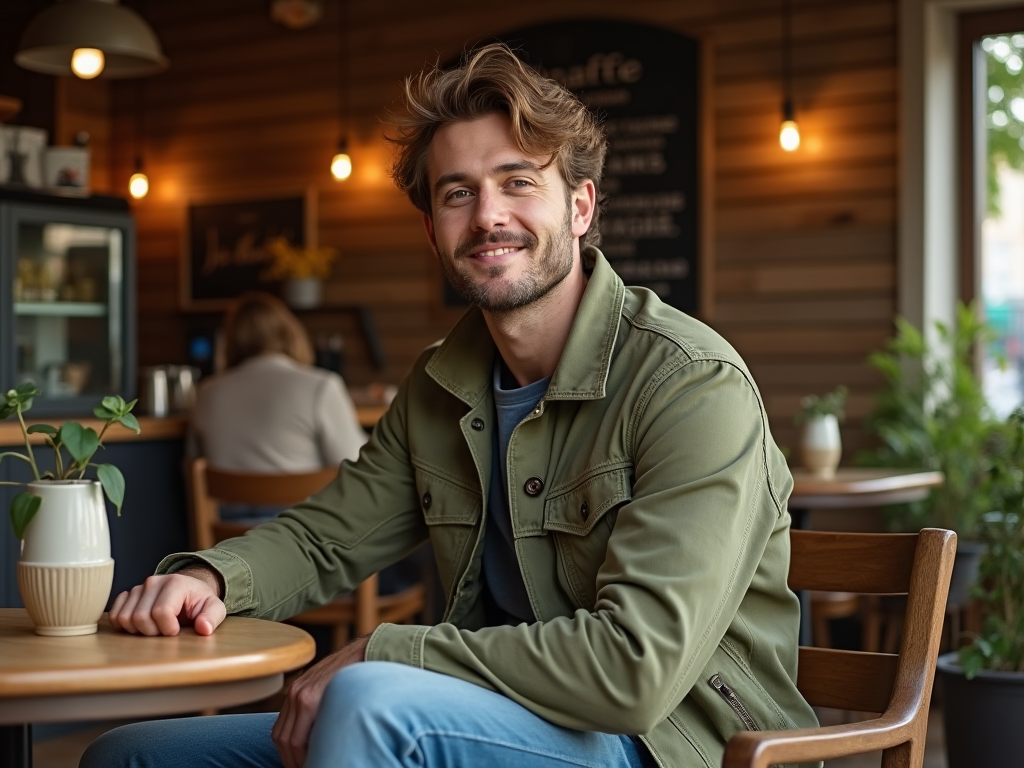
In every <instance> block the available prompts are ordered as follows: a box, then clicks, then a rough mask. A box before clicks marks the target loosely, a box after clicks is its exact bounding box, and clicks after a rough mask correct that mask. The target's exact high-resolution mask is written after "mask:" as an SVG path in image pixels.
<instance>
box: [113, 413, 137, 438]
mask: <svg viewBox="0 0 1024 768" xmlns="http://www.w3.org/2000/svg"><path fill="white" fill-rule="evenodd" d="M118 421H119V422H120V423H121V426H123V427H126V428H128V429H134V430H135V434H136V435H137V434H139V433H140V432H142V430H141V429H140V428H139V420H138V419H136V418H135V417H134V416H133V415H132V414H130V413H126V414H125V415H124V416H122V417H121V418H119V419H118Z"/></svg>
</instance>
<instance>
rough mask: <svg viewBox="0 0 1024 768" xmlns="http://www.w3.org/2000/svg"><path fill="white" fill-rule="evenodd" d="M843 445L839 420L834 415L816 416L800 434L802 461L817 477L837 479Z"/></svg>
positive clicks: (806, 424) (809, 420)
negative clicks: (837, 468)
mask: <svg viewBox="0 0 1024 768" xmlns="http://www.w3.org/2000/svg"><path fill="white" fill-rule="evenodd" d="M842 455H843V444H842V441H841V439H840V437H839V419H837V418H836V417H835V416H834V415H832V414H827V415H825V416H814V417H812V418H810V419H808V420H807V422H806V423H805V424H804V428H803V431H802V432H801V434H800V459H801V461H802V462H803V465H804V467H805V468H806V469H807V470H808V471H809V472H810V473H811V474H813V475H815V476H816V477H820V478H824V479H829V478H832V477H835V474H836V467H838V466H839V458H840V457H841V456H842Z"/></svg>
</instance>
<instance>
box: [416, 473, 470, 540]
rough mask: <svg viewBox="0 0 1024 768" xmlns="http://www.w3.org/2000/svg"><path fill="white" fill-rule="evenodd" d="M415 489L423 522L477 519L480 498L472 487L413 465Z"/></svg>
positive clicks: (457, 521)
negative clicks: (414, 468)
mask: <svg viewBox="0 0 1024 768" xmlns="http://www.w3.org/2000/svg"><path fill="white" fill-rule="evenodd" d="M416 490H417V492H418V493H419V496H420V509H421V510H422V511H423V519H424V520H425V521H426V523H427V525H448V524H455V525H472V524H473V523H475V522H477V520H479V519H480V508H481V499H480V493H479V491H477V490H475V489H474V490H471V489H469V488H466V487H465V486H462V485H458V484H456V483H454V482H452V481H451V480H449V479H448V478H446V477H442V476H441V475H439V474H436V473H434V472H431V471H429V470H426V469H423V468H422V467H419V466H417V467H416Z"/></svg>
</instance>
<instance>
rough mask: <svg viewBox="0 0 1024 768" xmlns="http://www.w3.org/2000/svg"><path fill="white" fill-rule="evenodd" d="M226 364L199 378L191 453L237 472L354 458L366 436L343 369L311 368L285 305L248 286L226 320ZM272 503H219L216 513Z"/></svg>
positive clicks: (245, 514)
mask: <svg viewBox="0 0 1024 768" xmlns="http://www.w3.org/2000/svg"><path fill="white" fill-rule="evenodd" d="M224 341H225V349H224V352H225V355H224V357H225V363H226V366H227V368H226V370H225V371H224V372H223V373H219V374H217V375H215V376H213V377H211V378H210V379H208V380H205V381H203V382H201V383H200V385H199V388H198V391H197V393H196V406H195V410H194V412H193V419H192V434H191V438H192V439H191V452H192V453H193V455H200V456H205V457H206V458H207V459H208V460H209V462H210V464H211V465H212V466H215V467H218V468H220V469H228V470H234V471H238V472H263V473H282V474H283V473H289V472H311V471H315V470H318V469H322V468H323V467H334V466H337V465H338V464H340V463H341V461H342V459H355V458H356V457H357V456H358V454H359V449H360V447H361V446H362V445H363V443H364V442H366V438H367V436H366V433H365V432H364V431H363V429H362V427H360V426H359V422H358V420H357V418H356V410H355V406H354V405H353V404H352V399H351V398H350V397H349V395H348V391H347V390H346V388H345V383H344V382H343V381H342V379H341V376H339V375H338V374H337V373H333V372H331V371H325V370H322V369H320V368H314V367H313V366H312V362H313V348H312V345H311V344H310V342H309V337H308V336H307V335H306V331H305V329H304V328H303V327H302V325H301V324H300V323H299V321H298V320H297V319H296V317H295V316H294V315H293V314H292V313H291V312H289V311H288V309H287V308H286V307H285V305H284V304H283V303H282V302H281V301H279V300H278V299H276V298H274V297H273V296H270V295H268V294H265V293H247V294H244V295H243V296H240V297H239V298H238V299H236V300H235V301H234V302H233V303H232V305H231V307H230V308H229V309H228V312H227V315H226V316H225V322H224ZM277 511H279V510H278V509H276V508H269V509H267V508H260V509H259V510H253V509H250V508H239V507H238V506H230V505H222V507H221V517H222V518H225V519H235V520H237V519H239V518H251V517H266V516H268V515H272V514H274V513H276V512H277Z"/></svg>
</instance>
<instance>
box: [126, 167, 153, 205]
mask: <svg viewBox="0 0 1024 768" xmlns="http://www.w3.org/2000/svg"><path fill="white" fill-rule="evenodd" d="M128 192H129V194H131V196H132V197H134V198H135V199H136V200H139V199H140V198H143V197H145V196H146V195H147V194H149V177H148V176H147V175H146V174H144V173H142V172H141V171H140V172H139V173H133V174H132V177H131V178H130V179H129V180H128Z"/></svg>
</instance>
